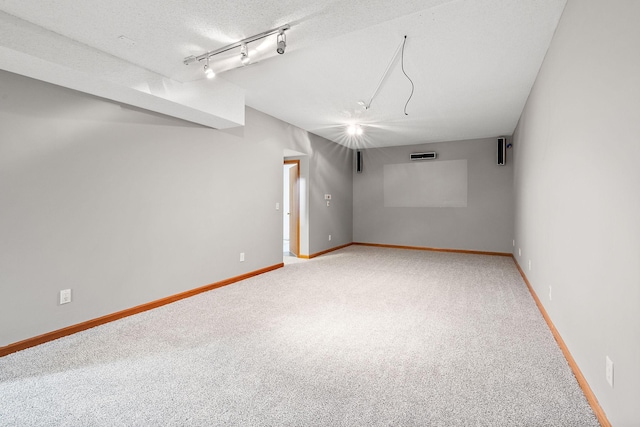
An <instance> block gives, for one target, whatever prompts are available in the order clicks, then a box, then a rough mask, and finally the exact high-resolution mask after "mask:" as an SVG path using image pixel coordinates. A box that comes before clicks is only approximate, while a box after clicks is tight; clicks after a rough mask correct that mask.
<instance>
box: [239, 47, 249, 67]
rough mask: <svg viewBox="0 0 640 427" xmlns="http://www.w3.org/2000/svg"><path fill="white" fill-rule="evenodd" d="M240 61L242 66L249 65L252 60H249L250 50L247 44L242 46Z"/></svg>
mask: <svg viewBox="0 0 640 427" xmlns="http://www.w3.org/2000/svg"><path fill="white" fill-rule="evenodd" d="M240 61H241V62H242V65H249V63H250V62H251V58H249V49H247V45H246V43H243V44H242V46H240Z"/></svg>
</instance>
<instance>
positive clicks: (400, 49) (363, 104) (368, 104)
mask: <svg viewBox="0 0 640 427" xmlns="http://www.w3.org/2000/svg"><path fill="white" fill-rule="evenodd" d="M406 43H407V36H404V39H403V40H402V42H401V43H400V44H399V45H398V48H397V49H396V51H395V52H394V54H393V57H392V58H391V62H389V65H387V68H386V69H385V70H384V73H383V74H382V77H381V78H380V81H379V82H378V86H376V90H375V91H374V92H373V95H371V98H369V102H364V101H358V104H359V105H360V106H361V107H362V108H364V109H365V110H368V109H369V108H371V104H372V103H373V99H374V98H375V97H376V96H377V95H378V92H379V91H380V88H381V87H382V84H383V83H384V81H385V80H386V79H387V76H388V75H389V73H390V72H391V69H392V67H393V65H394V64H395V62H396V58H397V57H398V54H400V55H401V66H402V72H403V73H404V75H405V76H406V77H407V79H409V81H410V82H411V94H410V95H409V99H407V102H406V103H405V105H404V114H405V115H406V116H408V115H409V114H408V113H407V105H408V104H409V101H410V100H411V98H412V97H413V91H414V87H415V86H414V84H413V80H411V77H409V76H408V75H407V73H406V71H405V70H404V47H405V44H406Z"/></svg>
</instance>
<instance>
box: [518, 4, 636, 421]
mask: <svg viewBox="0 0 640 427" xmlns="http://www.w3.org/2000/svg"><path fill="white" fill-rule="evenodd" d="M639 16H640V2H638V1H621V0H616V1H612V2H604V1H597V0H569V2H568V4H567V7H566V9H565V11H564V14H563V17H562V19H561V21H560V24H559V26H558V29H557V31H556V34H555V36H554V38H553V41H552V43H551V46H550V48H549V51H548V53H547V56H546V59H545V62H544V64H543V66H542V68H541V70H540V73H539V75H538V78H537V81H536V83H535V86H534V88H533V90H532V92H531V95H530V97H529V100H528V102H527V105H526V107H525V110H524V113H523V115H522V117H521V119H520V122H519V124H518V127H517V130H516V133H515V141H514V149H513V151H514V152H515V192H516V194H517V199H516V220H515V238H516V250H515V255H516V257H517V259H518V262H519V263H520V265H521V266H522V267H523V268H524V269H525V271H526V273H527V276H528V278H529V279H530V281H531V284H532V286H533V287H534V288H535V291H536V293H537V294H538V296H539V297H540V299H541V301H542V303H543V304H544V306H545V309H546V311H547V312H548V313H549V315H550V317H551V319H552V321H553V323H554V324H555V326H556V327H557V329H558V331H559V333H560V335H561V336H562V337H563V339H564V341H565V342H566V344H567V346H568V348H569V350H570V352H571V354H572V355H573V357H574V358H575V360H576V362H577V364H578V366H579V367H580V369H581V371H582V373H583V374H584V376H585V377H586V379H587V381H588V383H589V385H590V386H591V388H592V390H593V391H594V393H595V395H596V397H597V399H598V401H599V402H600V404H601V406H602V407H603V409H604V411H605V413H606V414H607V416H608V418H609V420H610V421H611V422H612V424H613V425H614V426H620V427H622V426H638V425H640V405H639V402H640V166H638V162H639V160H640V25H638V17H639ZM518 248H520V249H521V250H522V256H518V251H517V249H518ZM529 260H531V262H532V268H531V270H530V271H529V270H528V266H527V264H528V262H529ZM550 286H551V287H552V296H551V298H549V287H550ZM606 356H609V357H610V358H611V360H612V361H613V362H614V373H615V378H614V387H613V388H611V387H610V386H609V385H608V384H607V383H606V381H605V357H606Z"/></svg>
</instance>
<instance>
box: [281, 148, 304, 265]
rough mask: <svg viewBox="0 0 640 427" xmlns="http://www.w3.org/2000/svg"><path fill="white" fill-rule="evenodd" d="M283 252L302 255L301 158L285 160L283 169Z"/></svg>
mask: <svg viewBox="0 0 640 427" xmlns="http://www.w3.org/2000/svg"><path fill="white" fill-rule="evenodd" d="M283 172H284V173H283V180H282V182H283V191H282V192H283V195H284V197H283V199H284V200H283V203H282V208H283V209H282V212H283V215H282V221H283V223H282V230H283V233H282V252H283V255H284V256H294V257H298V256H299V255H300V184H299V181H300V160H285V161H284V171H283Z"/></svg>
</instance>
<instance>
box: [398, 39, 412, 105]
mask: <svg viewBox="0 0 640 427" xmlns="http://www.w3.org/2000/svg"><path fill="white" fill-rule="evenodd" d="M406 43H407V36H404V41H403V42H402V61H401V62H402V64H401V65H402V72H403V73H404V75H405V76H406V77H407V79H409V82H411V93H410V94H409V99H407V102H406V103H405V104H404V115H405V116H408V115H409V113H407V105H409V101H411V98H412V97H413V91H414V89H415V85H414V84H413V80H411V77H409V75H408V74H407V72H406V71H405V70H404V46H405V44H406Z"/></svg>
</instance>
